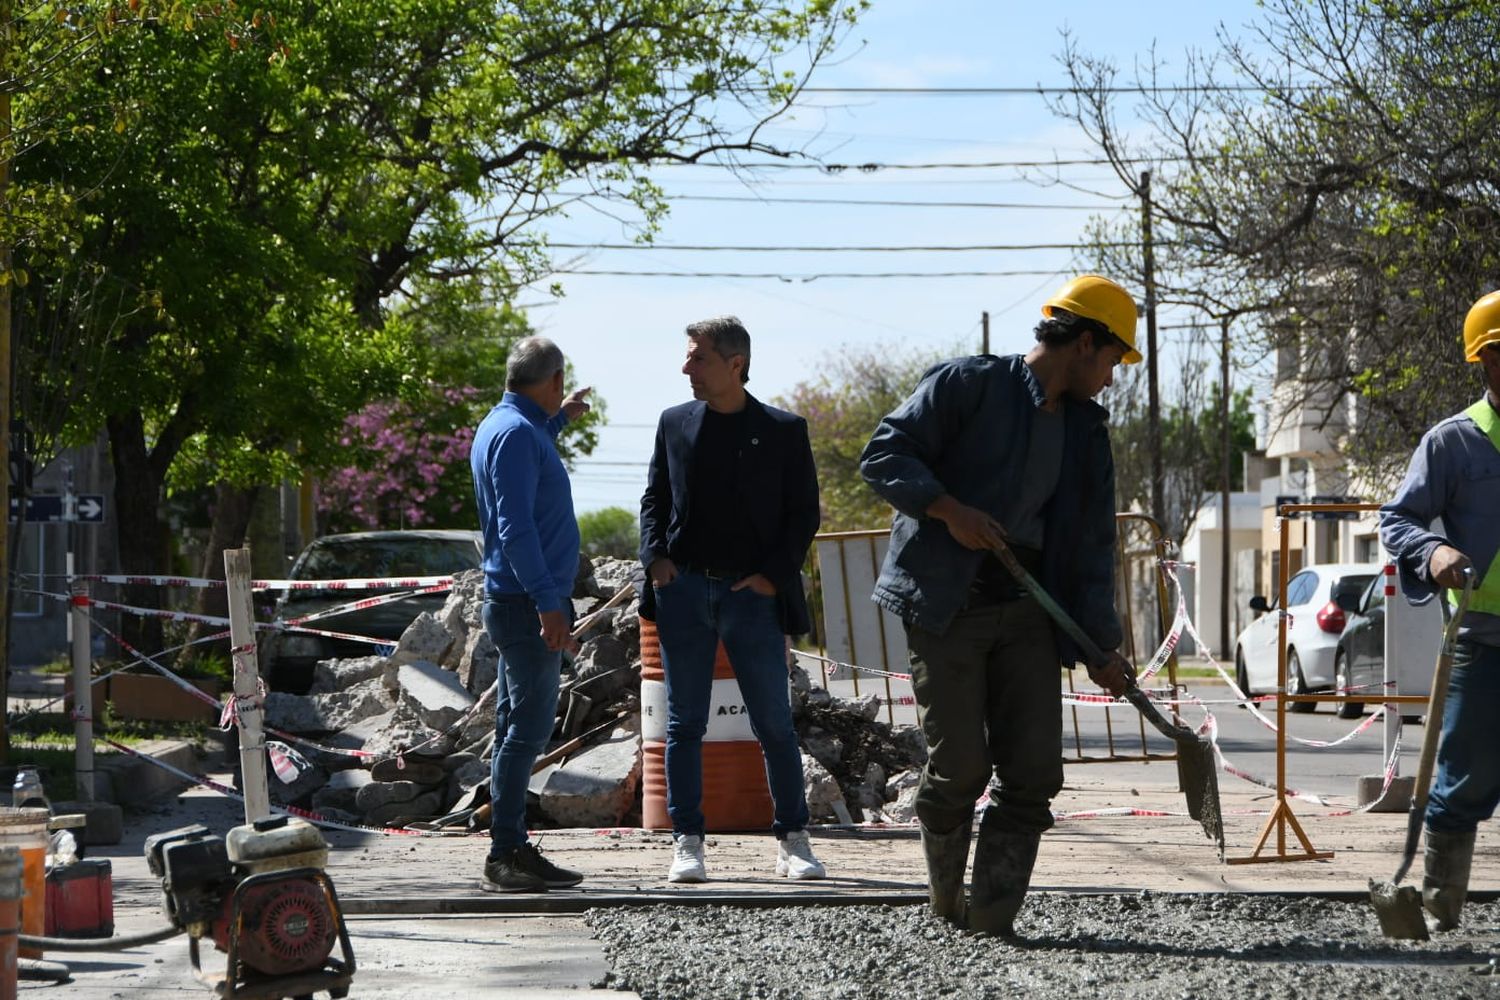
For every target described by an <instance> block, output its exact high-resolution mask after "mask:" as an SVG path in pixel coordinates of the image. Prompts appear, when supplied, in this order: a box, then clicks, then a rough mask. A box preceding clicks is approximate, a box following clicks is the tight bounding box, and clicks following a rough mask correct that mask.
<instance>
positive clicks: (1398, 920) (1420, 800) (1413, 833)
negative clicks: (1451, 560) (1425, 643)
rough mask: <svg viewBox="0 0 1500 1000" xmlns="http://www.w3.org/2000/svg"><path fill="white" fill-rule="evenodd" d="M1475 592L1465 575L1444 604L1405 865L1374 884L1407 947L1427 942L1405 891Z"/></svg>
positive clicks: (1384, 923) (1391, 929)
mask: <svg viewBox="0 0 1500 1000" xmlns="http://www.w3.org/2000/svg"><path fill="white" fill-rule="evenodd" d="M1473 590H1474V571H1473V570H1472V569H1466V570H1464V589H1463V593H1462V594H1460V595H1459V598H1458V608H1457V609H1455V610H1454V611H1452V612H1450V611H1449V610H1448V598H1447V597H1446V596H1444V595H1439V596H1438V600H1440V601H1441V602H1442V608H1443V619H1444V620H1445V622H1446V623H1447V624H1446V625H1445V627H1444V628H1443V645H1442V648H1441V649H1440V650H1439V651H1438V659H1437V669H1436V670H1434V671H1433V674H1432V693H1431V694H1429V695H1428V696H1427V718H1426V719H1425V720H1424V721H1423V723H1422V753H1421V756H1420V757H1419V758H1418V760H1417V777H1416V781H1415V782H1414V783H1413V785H1412V790H1411V810H1410V811H1409V812H1408V813H1407V816H1406V846H1405V848H1404V849H1403V850H1402V853H1401V864H1400V866H1399V867H1398V868H1397V869H1396V874H1395V875H1394V876H1392V878H1391V880H1390V881H1389V882H1379V881H1376V880H1375V879H1370V905H1372V906H1374V907H1375V915H1376V916H1377V917H1379V918H1380V930H1381V933H1383V934H1384V935H1385V936H1386V937H1390V938H1401V939H1405V940H1409V941H1426V940H1427V921H1426V919H1425V918H1424V917H1423V916H1422V894H1421V892H1419V891H1418V890H1417V887H1416V886H1412V885H1401V884H1400V883H1401V880H1402V879H1403V878H1405V877H1406V872H1407V870H1408V869H1410V868H1411V863H1412V859H1413V858H1415V857H1416V855H1417V838H1419V837H1420V836H1421V835H1422V820H1423V818H1424V817H1425V816H1426V814H1427V793H1428V790H1429V789H1428V786H1429V785H1431V784H1432V767H1433V761H1434V760H1435V759H1436V758H1437V748H1438V738H1439V737H1440V735H1441V732H1442V728H1443V705H1444V703H1445V702H1446V701H1447V699H1448V677H1449V675H1450V674H1452V673H1453V645H1454V643H1455V642H1457V641H1458V626H1459V625H1460V624H1461V623H1462V622H1463V620H1464V612H1465V611H1467V610H1468V609H1469V595H1470V594H1471V593H1472V592H1473Z"/></svg>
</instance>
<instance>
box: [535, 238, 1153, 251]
mask: <svg viewBox="0 0 1500 1000" xmlns="http://www.w3.org/2000/svg"><path fill="white" fill-rule="evenodd" d="M1141 245H1142V244H1141V243H1140V241H1139V240H1123V241H1119V240H1110V241H1103V242H1099V243H969V244H946V245H940V244H934V245H930V246H924V245H920V244H902V245H890V246H869V245H861V246H852V245H850V246H807V245H802V246H757V245H753V244H750V245H728V244H716V243H549V244H548V246H550V247H552V248H553V249H555V250H682V251H691V252H693V253H718V252H728V253H974V252H992V251H1004V250H1092V249H1094V248H1096V247H1117V248H1120V247H1123V248H1130V247H1140V246H1141ZM1155 245H1156V246H1167V245H1169V244H1166V243H1163V242H1160V241H1158V242H1157V243H1156V244H1155Z"/></svg>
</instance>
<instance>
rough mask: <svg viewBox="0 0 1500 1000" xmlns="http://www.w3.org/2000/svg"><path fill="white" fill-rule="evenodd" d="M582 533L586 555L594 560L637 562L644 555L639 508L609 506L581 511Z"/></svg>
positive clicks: (579, 516)
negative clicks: (628, 508) (635, 509)
mask: <svg viewBox="0 0 1500 1000" xmlns="http://www.w3.org/2000/svg"><path fill="white" fill-rule="evenodd" d="M578 533H579V535H581V536H582V538H583V554H584V555H586V556H588V557H589V558H590V559H599V558H601V557H607V558H611V559H629V560H631V561H632V562H633V561H635V560H636V559H638V558H639V557H640V551H641V524H640V518H639V516H638V515H637V514H636V512H635V511H632V510H626V509H625V508H624V507H605V508H604V509H602V510H591V511H588V512H586V513H583V514H579V515H578Z"/></svg>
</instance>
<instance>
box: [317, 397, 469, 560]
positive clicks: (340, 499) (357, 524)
mask: <svg viewBox="0 0 1500 1000" xmlns="http://www.w3.org/2000/svg"><path fill="white" fill-rule="evenodd" d="M490 402H491V401H489V400H487V399H485V398H483V397H482V395H481V393H480V390H478V389H476V388H474V387H472V386H463V387H445V388H435V389H433V390H432V392H430V393H429V394H428V395H427V396H426V397H424V398H423V399H422V400H421V401H419V402H405V401H396V402H390V401H381V402H375V403H371V404H369V405H368V406H366V407H365V408H364V409H362V410H360V411H359V412H358V413H356V414H354V415H353V416H351V417H349V418H348V419H347V420H346V421H345V422H344V431H343V434H342V435H341V436H340V442H339V443H340V444H341V445H342V446H343V447H344V448H345V449H347V453H348V454H349V456H350V457H351V461H350V463H349V464H348V465H345V466H343V467H340V468H336V469H334V470H333V471H332V472H330V473H328V474H327V475H326V476H324V477H323V479H322V481H321V484H320V486H319V490H318V514H319V518H320V522H321V524H320V526H321V527H322V528H323V530H325V531H368V530H375V529H387V528H473V527H477V526H478V522H477V517H476V515H475V512H474V486H473V483H472V481H471V479H470V477H469V446H470V444H471V443H472V442H473V440H474V426H475V424H477V423H478V421H479V419H480V417H481V416H482V415H483V413H484V411H485V410H486V409H488V407H489V404H490Z"/></svg>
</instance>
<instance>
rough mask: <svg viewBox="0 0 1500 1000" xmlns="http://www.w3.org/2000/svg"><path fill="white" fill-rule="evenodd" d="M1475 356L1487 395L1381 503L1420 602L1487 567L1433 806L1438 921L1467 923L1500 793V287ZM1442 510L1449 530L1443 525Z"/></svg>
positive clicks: (1466, 625)
mask: <svg viewBox="0 0 1500 1000" xmlns="http://www.w3.org/2000/svg"><path fill="white" fill-rule="evenodd" d="M1464 355H1465V357H1466V358H1467V360H1468V361H1470V362H1471V363H1474V364H1478V365H1479V366H1480V367H1481V371H1482V374H1483V377H1484V387H1485V393H1484V398H1482V399H1480V400H1479V401H1478V402H1476V403H1475V404H1474V405H1473V406H1470V407H1469V408H1468V409H1466V410H1464V411H1463V412H1462V413H1459V414H1457V415H1455V416H1452V417H1449V418H1448V419H1447V420H1444V421H1443V422H1442V423H1440V424H1438V425H1437V426H1435V427H1433V428H1432V429H1431V430H1429V431H1428V432H1427V433H1426V434H1425V435H1423V437H1422V443H1421V444H1419V445H1418V446H1417V450H1416V452H1415V453H1414V454H1413V455H1412V457H1411V465H1410V467H1409V468H1408V469H1407V472H1406V479H1405V480H1404V481H1403V482H1402V483H1401V488H1400V490H1399V491H1398V492H1397V493H1396V497H1395V499H1393V500H1392V501H1391V502H1390V503H1388V504H1386V505H1385V506H1384V507H1382V508H1381V509H1380V537H1381V541H1383V542H1384V543H1385V547H1386V549H1387V550H1388V551H1389V552H1391V553H1392V555H1393V556H1394V558H1395V560H1396V566H1397V568H1398V569H1399V571H1400V574H1401V587H1402V590H1404V591H1405V592H1406V595H1407V598H1408V599H1409V600H1411V601H1412V602H1413V603H1415V604H1423V603H1426V602H1427V601H1428V600H1430V599H1431V598H1432V597H1433V595H1434V594H1436V593H1437V592H1438V591H1439V590H1440V589H1444V588H1446V589H1448V590H1450V591H1452V590H1456V589H1459V588H1461V587H1462V586H1463V583H1464V572H1465V571H1466V570H1471V571H1472V572H1474V573H1475V574H1476V582H1475V587H1474V593H1473V594H1472V596H1471V597H1470V599H1469V611H1468V614H1467V615H1465V617H1464V621H1463V626H1462V628H1461V629H1460V630H1459V633H1458V646H1457V649H1456V650H1455V652H1454V659H1453V675H1452V680H1451V681H1450V682H1449V685H1448V701H1447V705H1446V707H1445V708H1444V711H1443V719H1442V726H1443V728H1442V742H1441V743H1440V744H1439V745H1438V757H1437V777H1436V779H1435V781H1434V783H1433V787H1432V793H1431V796H1430V797H1429V798H1428V801H1427V815H1426V817H1425V820H1426V827H1427V855H1426V875H1425V877H1424V878H1423V880H1422V901H1423V904H1424V905H1425V906H1426V908H1427V912H1428V923H1429V925H1431V926H1432V928H1433V929H1434V930H1452V929H1453V928H1455V927H1457V926H1458V920H1459V913H1460V911H1461V910H1462V909H1463V905H1464V896H1465V895H1466V894H1467V892H1468V886H1469V863H1470V861H1471V860H1472V859H1473V856H1474V830H1475V827H1476V826H1477V825H1478V824H1479V821H1480V820H1485V819H1489V818H1490V816H1491V815H1493V814H1494V812H1495V806H1496V804H1497V803H1500V726H1497V725H1496V724H1495V720H1496V718H1500V291H1494V292H1490V293H1489V294H1488V295H1486V296H1484V297H1483V298H1481V299H1480V300H1479V301H1478V302H1475V303H1474V305H1473V307H1472V308H1470V309H1469V315H1468V317H1467V318H1466V319H1465V320H1464ZM1439 518H1441V519H1442V525H1441V527H1442V530H1443V534H1437V533H1436V532H1434V531H1433V530H1432V528H1433V522H1434V521H1436V520H1437V519H1439ZM1429 724H1433V722H1432V721H1431V720H1429Z"/></svg>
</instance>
